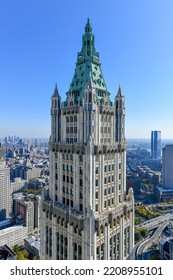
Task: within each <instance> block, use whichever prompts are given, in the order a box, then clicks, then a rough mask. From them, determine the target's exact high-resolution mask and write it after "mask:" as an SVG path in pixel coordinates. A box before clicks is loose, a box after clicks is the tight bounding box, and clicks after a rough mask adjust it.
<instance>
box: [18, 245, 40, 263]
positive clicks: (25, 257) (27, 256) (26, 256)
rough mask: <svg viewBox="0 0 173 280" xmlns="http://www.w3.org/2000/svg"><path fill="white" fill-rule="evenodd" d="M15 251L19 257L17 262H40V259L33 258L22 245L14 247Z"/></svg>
mask: <svg viewBox="0 0 173 280" xmlns="http://www.w3.org/2000/svg"><path fill="white" fill-rule="evenodd" d="M13 251H14V252H15V253H16V255H17V260H39V257H37V256H33V255H32V254H31V253H29V252H28V251H27V250H26V249H25V248H24V247H23V246H21V245H18V244H16V245H14V247H13Z"/></svg>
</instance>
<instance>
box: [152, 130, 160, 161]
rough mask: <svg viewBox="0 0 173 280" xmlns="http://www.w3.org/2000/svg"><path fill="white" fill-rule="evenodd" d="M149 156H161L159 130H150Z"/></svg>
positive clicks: (156, 157)
mask: <svg viewBox="0 0 173 280" xmlns="http://www.w3.org/2000/svg"><path fill="white" fill-rule="evenodd" d="M151 157H152V158H155V159H158V158H161V131H157V130H155V131H151Z"/></svg>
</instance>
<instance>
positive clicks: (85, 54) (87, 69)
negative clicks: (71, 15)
mask: <svg viewBox="0 0 173 280" xmlns="http://www.w3.org/2000/svg"><path fill="white" fill-rule="evenodd" d="M90 76H91V79H92V83H93V87H94V88H95V89H96V93H97V92H98V91H99V92H102V93H103V92H104V94H100V96H102V98H103V96H104V95H109V93H108V91H107V87H106V84H105V81H104V78H103V74H102V70H101V64H100V57H99V53H98V52H96V49H95V38H94V35H93V33H92V26H91V24H90V21H89V18H88V20H87V23H86V26H85V34H84V35H83V36H82V49H81V51H80V52H79V53H78V55H77V63H76V69H75V73H74V76H73V79H72V82H71V84H70V89H69V91H68V93H67V98H68V96H69V95H70V94H71V93H73V92H78V93H79V94H78V98H77V99H78V101H79V99H80V101H81V100H82V99H83V96H84V92H85V88H86V87H87V85H88V81H89V78H90ZM98 98H100V97H99V95H98Z"/></svg>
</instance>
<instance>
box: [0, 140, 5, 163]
mask: <svg viewBox="0 0 173 280" xmlns="http://www.w3.org/2000/svg"><path fill="white" fill-rule="evenodd" d="M0 160H4V161H6V150H5V148H4V147H2V145H1V142H0Z"/></svg>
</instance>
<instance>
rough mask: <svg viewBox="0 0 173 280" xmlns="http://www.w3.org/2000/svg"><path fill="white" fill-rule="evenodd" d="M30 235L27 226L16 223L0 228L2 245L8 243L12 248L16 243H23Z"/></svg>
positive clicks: (0, 243) (0, 244)
mask: <svg viewBox="0 0 173 280" xmlns="http://www.w3.org/2000/svg"><path fill="white" fill-rule="evenodd" d="M27 236H28V230H27V227H26V226H23V225H14V226H10V227H7V228H5V229H2V230H0V246H4V245H5V244H7V245H8V246H9V247H10V248H12V247H13V246H14V245H16V244H18V245H23V244H24V239H25V238H26V237H27Z"/></svg>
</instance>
